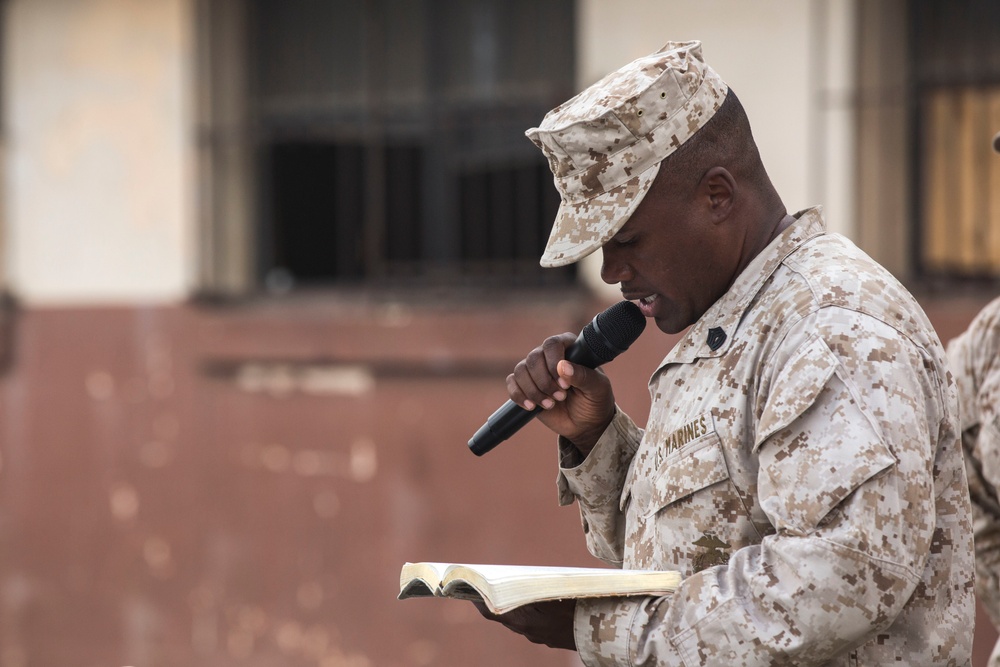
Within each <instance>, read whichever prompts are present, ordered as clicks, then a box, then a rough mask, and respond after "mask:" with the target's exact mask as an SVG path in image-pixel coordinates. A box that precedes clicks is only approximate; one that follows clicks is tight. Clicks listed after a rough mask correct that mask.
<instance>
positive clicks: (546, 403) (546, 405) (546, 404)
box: [542, 398, 556, 410]
mask: <svg viewBox="0 0 1000 667" xmlns="http://www.w3.org/2000/svg"><path fill="white" fill-rule="evenodd" d="M555 404H556V402H555V401H553V400H552V399H551V398H546V399H545V400H544V401H542V407H543V408H545V409H546V410H550V409H551V408H552V407H553V406H554V405H555Z"/></svg>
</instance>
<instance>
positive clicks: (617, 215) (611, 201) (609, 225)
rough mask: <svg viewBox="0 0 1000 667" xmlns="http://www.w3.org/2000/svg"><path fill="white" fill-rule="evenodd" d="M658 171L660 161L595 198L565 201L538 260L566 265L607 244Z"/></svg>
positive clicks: (543, 264) (553, 265) (554, 264)
mask: <svg viewBox="0 0 1000 667" xmlns="http://www.w3.org/2000/svg"><path fill="white" fill-rule="evenodd" d="M659 170H660V163H659V162H657V163H656V164H654V165H653V166H651V167H650V168H648V169H646V170H645V171H643V172H642V173H640V174H638V175H636V176H633V177H632V178H631V179H629V180H628V181H626V182H625V183H623V184H622V185H619V186H618V187H616V188H612V189H611V190H608V191H607V192H605V193H603V194H600V195H597V196H596V197H591V198H590V199H587V200H586V201H582V202H578V203H575V204H571V203H567V202H565V201H563V202H562V203H561V204H560V205H559V211H558V212H557V213H556V220H555V222H554V223H553V225H552V233H551V234H550V235H549V241H548V243H547V244H546V245H545V252H544V253H542V258H541V260H539V263H540V264H541V265H542V266H544V267H547V268H553V267H557V266H566V265H567V264H572V263H574V262H578V261H580V260H581V259H583V258H584V257H586V256H587V255H589V254H591V253H592V252H594V251H595V250H597V249H598V248H600V247H601V246H602V245H604V244H605V243H607V242H608V241H609V240H610V239H611V237H612V236H614V235H615V234H617V233H618V230H619V229H621V228H622V225H624V224H625V223H626V222H627V221H628V219H629V218H630V217H631V216H632V213H634V212H635V209H636V207H638V206H639V203H640V202H641V201H642V198H643V197H644V196H645V195H646V193H647V192H649V188H650V187H651V186H652V185H653V180H654V179H655V178H656V174H657V173H658V172H659Z"/></svg>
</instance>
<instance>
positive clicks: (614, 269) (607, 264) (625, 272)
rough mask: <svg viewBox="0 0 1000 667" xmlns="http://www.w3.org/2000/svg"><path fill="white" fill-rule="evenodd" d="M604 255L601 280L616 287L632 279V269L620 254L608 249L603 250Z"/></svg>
mask: <svg viewBox="0 0 1000 667" xmlns="http://www.w3.org/2000/svg"><path fill="white" fill-rule="evenodd" d="M602 253H603V258H604V261H603V262H602V263H601V280H603V281H604V282H606V283H608V284H609V285H614V284H615V283H620V282H625V281H627V280H629V279H630V278H631V277H632V269H631V267H630V266H629V265H628V262H626V261H624V259H623V258H622V257H621V256H619V255H618V253H616V252H614V251H612V250H607V249H602Z"/></svg>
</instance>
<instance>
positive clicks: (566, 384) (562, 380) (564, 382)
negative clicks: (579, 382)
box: [558, 378, 569, 389]
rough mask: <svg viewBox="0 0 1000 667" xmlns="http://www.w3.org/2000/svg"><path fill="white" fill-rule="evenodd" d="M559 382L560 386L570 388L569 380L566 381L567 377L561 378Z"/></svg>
mask: <svg viewBox="0 0 1000 667" xmlns="http://www.w3.org/2000/svg"><path fill="white" fill-rule="evenodd" d="M558 383H559V386H560V387H562V388H563V389H569V382H566V380H565V379H563V378H559V380H558Z"/></svg>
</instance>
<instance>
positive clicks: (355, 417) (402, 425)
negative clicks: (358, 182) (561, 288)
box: [0, 296, 990, 667]
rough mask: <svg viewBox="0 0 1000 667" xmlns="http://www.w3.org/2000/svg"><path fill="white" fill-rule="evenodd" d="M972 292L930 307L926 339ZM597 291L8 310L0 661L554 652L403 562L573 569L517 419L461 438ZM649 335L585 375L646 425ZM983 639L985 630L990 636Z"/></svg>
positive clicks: (2, 395)
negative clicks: (406, 585) (427, 586)
mask: <svg viewBox="0 0 1000 667" xmlns="http://www.w3.org/2000/svg"><path fill="white" fill-rule="evenodd" d="M984 302H985V297H971V298H967V299H959V300H956V299H950V300H936V299H929V300H928V301H927V303H928V304H929V308H928V309H929V311H930V312H931V313H932V316H933V317H934V318H935V323H936V324H937V325H938V326H939V330H940V332H941V334H942V337H943V338H945V337H950V336H952V335H954V334H955V333H957V332H958V331H959V330H961V328H962V327H963V326H964V325H965V324H966V323H967V322H968V320H969V319H970V318H971V316H972V314H973V313H974V312H975V310H976V309H977V307H978V306H979V305H981V304H982V303H984ZM601 307H602V304H597V303H593V302H589V301H587V300H584V299H580V298H574V299H570V300H568V301H556V300H555V299H553V301H552V302H551V303H545V302H538V301H537V299H535V300H532V301H531V302H530V303H528V304H527V305H525V303H518V300H517V299H516V298H508V299H506V300H504V301H503V302H497V300H495V299H492V300H489V301H488V302H484V301H479V302H477V303H464V304H463V305H461V306H460V307H459V305H456V304H454V303H452V304H450V305H444V304H440V303H435V302H432V301H427V300H424V301H422V302H420V303H415V302H413V301H412V300H409V301H407V300H404V299H400V300H397V301H390V300H384V299H383V300H379V301H377V302H376V301H365V300H363V299H361V298H353V299H345V298H343V297H332V296H327V297H323V296H316V297H306V298H301V299H292V300H286V301H282V302H264V303H258V304H247V305H244V306H230V307H207V306H197V305H184V306H178V307H149V308H144V307H134V308H106V309H96V308H88V309H61V308H60V309H55V308H52V309H24V310H21V311H19V312H18V313H16V316H15V317H14V319H13V326H12V327H11V328H9V330H8V331H7V335H6V337H5V338H6V339H5V341H4V342H5V344H6V345H7V346H8V347H7V351H8V352H9V354H8V361H9V363H8V365H7V367H6V369H5V372H4V374H3V375H2V376H0V553H2V558H0V665H2V666H4V667H6V666H8V665H17V666H25V667H29V666H30V667H39V666H41V667H49V666H51V667H57V666H58V667H62V666H63V665H68V664H73V665H93V666H95V667H97V666H100V667H106V666H107V665H126V664H129V665H137V666H140V665H141V666H142V667H153V666H157V665H164V666H171V667H172V666H185V667H188V666H192V665H206V666H207V665H211V666H212V667H219V666H225V665H276V664H280V665H283V666H287V667H299V666H303V667H304V666H307V665H308V666H316V667H333V666H341V665H346V666H351V667H375V666H378V667H392V666H410V665H413V666H417V665H477V666H482V667H489V666H491V665H497V666H499V665H505V666H506V665H519V664H553V665H572V664H575V663H574V661H573V658H572V655H571V654H569V653H565V652H554V651H551V650H549V649H544V648H538V647H534V646H531V645H529V644H527V643H526V642H524V641H522V640H521V639H520V638H518V637H515V636H513V635H510V634H509V633H507V632H506V631H504V630H502V629H501V628H499V626H495V625H493V624H487V623H485V622H484V621H482V620H481V619H479V618H478V616H477V614H476V612H475V611H474V609H473V608H472V606H471V605H468V604H467V603H463V602H458V601H450V600H407V601H402V602H399V601H397V600H395V595H396V592H397V590H398V573H399V568H400V566H401V565H402V563H403V562H404V561H406V560H460V561H468V562H484V561H485V562H509V563H539V564H576V565H588V564H593V563H594V561H593V560H592V559H591V558H590V557H589V555H588V554H587V553H586V549H585V547H584V543H583V539H582V535H581V533H580V531H579V520H578V516H577V511H576V509H575V508H559V507H557V506H556V503H555V487H554V451H553V447H552V441H551V438H550V437H549V436H548V434H547V432H546V431H545V430H544V428H543V427H541V426H540V425H538V424H532V425H529V426H528V427H526V429H525V430H524V431H522V432H521V433H520V434H519V435H518V436H517V438H516V439H514V440H511V441H509V442H507V443H505V444H504V445H501V446H500V447H499V448H498V449H496V450H494V451H493V452H491V453H489V454H487V455H485V456H484V457H482V458H477V457H475V456H473V455H472V454H471V453H469V452H468V450H467V448H466V441H467V440H468V438H469V436H470V435H471V434H472V433H473V432H474V431H475V429H476V428H478V426H479V425H480V424H481V423H482V421H483V419H484V418H485V417H486V416H488V415H489V413H490V412H492V410H493V409H494V408H495V407H496V406H497V405H498V404H499V403H501V402H502V401H503V400H504V399H505V397H506V395H505V390H504V385H503V378H504V376H505V375H506V373H507V372H508V371H509V369H510V368H511V367H512V365H513V363H514V362H515V361H516V360H517V359H519V358H521V357H522V356H523V354H524V353H525V352H526V351H527V350H528V349H530V348H531V347H533V346H534V345H535V344H536V343H537V342H538V341H540V340H541V339H542V338H544V337H545V336H546V335H548V334H550V333H555V332H559V331H566V330H570V331H578V330H579V329H580V328H581V326H582V325H583V324H584V323H585V322H586V321H587V320H588V319H589V318H590V317H591V316H592V315H593V313H594V312H596V311H597V310H599V309H600V308H601ZM670 344H672V339H671V338H670V337H665V336H663V335H662V334H659V333H658V332H656V331H655V329H652V328H651V329H650V330H649V331H647V332H646V333H645V334H644V335H643V337H642V338H641V339H640V341H639V342H638V343H637V344H636V346H635V347H634V348H633V350H631V351H630V352H629V353H628V354H626V355H623V356H622V357H620V358H619V359H618V360H616V361H615V362H614V363H612V364H610V365H609V366H608V367H607V370H608V372H609V374H610V375H611V376H612V378H613V379H614V380H615V381H616V388H617V391H618V399H619V402H620V403H621V404H622V405H624V406H625V408H626V409H627V410H629V411H630V412H631V413H632V414H633V415H634V416H636V417H637V418H638V419H640V420H641V419H642V418H644V417H645V414H646V412H647V409H648V408H647V402H646V401H647V398H646V392H645V381H646V378H647V376H648V374H649V372H650V370H651V369H652V367H653V366H654V365H655V363H656V361H658V360H659V358H660V357H662V355H663V354H664V353H665V352H666V350H667V349H668V347H669V345H670ZM989 639H990V638H989V637H986V638H985V639H983V640H982V641H983V642H984V643H985V642H987V641H989Z"/></svg>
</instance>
